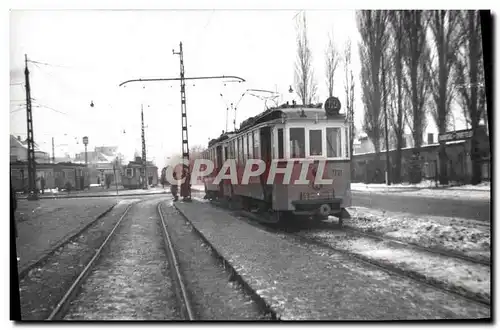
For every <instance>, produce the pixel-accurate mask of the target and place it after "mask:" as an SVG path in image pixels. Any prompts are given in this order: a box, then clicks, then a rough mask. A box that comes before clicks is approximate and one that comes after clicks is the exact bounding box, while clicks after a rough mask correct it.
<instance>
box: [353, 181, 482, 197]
mask: <svg viewBox="0 0 500 330" xmlns="http://www.w3.org/2000/svg"><path fill="white" fill-rule="evenodd" d="M490 189H491V185H490V183H489V182H484V183H482V184H479V185H477V186H474V185H464V186H450V187H436V186H435V182H434V181H422V182H421V183H419V184H415V185H410V184H394V185H390V186H387V185H386V184H376V183H371V184H365V183H351V190H352V191H354V192H355V191H366V192H371V193H376V194H383V193H397V194H404V195H412V196H423V197H437V198H451V199H475V200H491V190H490Z"/></svg>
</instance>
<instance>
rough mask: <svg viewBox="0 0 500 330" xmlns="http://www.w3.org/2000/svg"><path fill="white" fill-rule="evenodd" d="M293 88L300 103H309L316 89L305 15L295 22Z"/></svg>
mask: <svg viewBox="0 0 500 330" xmlns="http://www.w3.org/2000/svg"><path fill="white" fill-rule="evenodd" d="M295 90H296V91H297V95H298V96H299V97H300V99H301V100H302V104H311V103H312V102H311V101H312V100H313V99H314V97H315V95H316V91H317V85H316V82H315V80H314V70H313V68H312V53H311V49H310V48H309V38H308V37H307V21H306V15H305V13H303V15H302V21H301V22H299V23H298V24H297V62H296V63H295Z"/></svg>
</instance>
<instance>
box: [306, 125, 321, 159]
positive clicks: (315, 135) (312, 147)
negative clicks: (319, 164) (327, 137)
mask: <svg viewBox="0 0 500 330" xmlns="http://www.w3.org/2000/svg"><path fill="white" fill-rule="evenodd" d="M309 154H310V155H311V156H321V155H322V154H323V131H322V130H320V129H315V130H310V131H309Z"/></svg>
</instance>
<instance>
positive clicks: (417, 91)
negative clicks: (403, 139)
mask: <svg viewBox="0 0 500 330" xmlns="http://www.w3.org/2000/svg"><path fill="white" fill-rule="evenodd" d="M428 22H429V20H428V17H427V15H426V13H425V12H423V11H421V10H411V11H404V12H403V20H402V23H403V31H404V41H403V42H404V45H406V51H405V52H404V56H403V58H404V63H405V64H406V72H407V79H406V82H405V84H404V86H405V87H406V92H407V93H408V94H409V96H410V98H411V105H412V106H411V109H408V110H409V111H408V113H407V118H408V119H410V120H411V126H410V130H411V132H412V136H413V142H414V148H415V149H416V152H417V153H418V149H419V148H420V147H421V146H422V143H423V135H424V130H425V128H426V111H425V108H424V105H425V102H426V96H427V94H428V92H429V90H430V76H429V63H428V59H429V56H430V50H429V47H428V45H427V40H426V34H427V27H428Z"/></svg>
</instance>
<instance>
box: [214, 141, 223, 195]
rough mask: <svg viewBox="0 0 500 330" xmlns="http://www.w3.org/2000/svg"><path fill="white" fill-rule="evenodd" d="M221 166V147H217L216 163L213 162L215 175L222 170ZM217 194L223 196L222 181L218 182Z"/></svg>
mask: <svg viewBox="0 0 500 330" xmlns="http://www.w3.org/2000/svg"><path fill="white" fill-rule="evenodd" d="M222 164H224V160H223V158H222V146H221V145H219V146H217V149H216V161H215V168H216V169H217V173H219V171H220V169H221V168H222ZM219 194H220V196H224V186H223V184H222V180H220V182H219Z"/></svg>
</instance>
